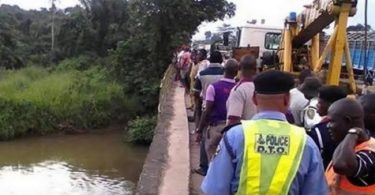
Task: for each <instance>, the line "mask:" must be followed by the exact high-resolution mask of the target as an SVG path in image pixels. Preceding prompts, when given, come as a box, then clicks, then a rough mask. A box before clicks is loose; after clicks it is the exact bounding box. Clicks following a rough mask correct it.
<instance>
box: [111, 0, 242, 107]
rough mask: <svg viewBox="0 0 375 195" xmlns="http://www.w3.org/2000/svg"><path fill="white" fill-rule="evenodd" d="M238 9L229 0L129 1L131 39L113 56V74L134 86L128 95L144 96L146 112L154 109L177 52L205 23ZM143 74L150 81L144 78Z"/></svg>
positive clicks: (121, 45) (120, 45) (229, 14)
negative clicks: (163, 77)
mask: <svg viewBox="0 0 375 195" xmlns="http://www.w3.org/2000/svg"><path fill="white" fill-rule="evenodd" d="M235 8H236V7H235V5H234V4H233V3H229V2H227V1H226V0H200V1H191V0H129V15H130V19H129V24H128V26H129V31H130V35H131V36H130V37H129V38H128V39H127V40H126V41H124V42H122V43H121V44H119V48H118V49H117V50H116V51H115V53H114V54H113V55H112V56H113V72H114V74H115V75H116V76H117V78H118V79H119V80H122V81H123V82H125V83H132V84H133V85H132V86H133V87H132V88H130V89H128V91H127V92H128V93H130V94H136V95H137V96H141V97H143V98H141V101H142V105H144V106H145V110H150V109H152V110H154V108H155V107H156V106H157V100H156V99H155V98H154V97H155V95H157V94H158V93H157V90H158V88H159V82H160V79H161V77H162V75H163V73H164V71H165V69H166V67H167V66H168V65H169V63H170V59H172V55H173V52H174V50H175V49H176V48H177V47H178V46H180V45H181V44H186V43H189V42H190V39H191V37H192V35H193V34H194V32H195V31H196V30H197V27H198V26H199V25H200V24H201V23H202V22H204V21H207V22H212V21H215V20H218V19H223V18H224V17H226V16H228V17H231V16H233V15H234V13H235ZM144 75H147V78H148V79H142V77H143V76H144ZM145 97H150V98H145Z"/></svg>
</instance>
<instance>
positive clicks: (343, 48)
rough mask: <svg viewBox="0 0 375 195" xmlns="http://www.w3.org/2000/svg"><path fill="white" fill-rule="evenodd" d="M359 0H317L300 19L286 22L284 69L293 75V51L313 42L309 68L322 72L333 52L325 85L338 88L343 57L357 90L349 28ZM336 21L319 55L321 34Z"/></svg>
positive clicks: (353, 85) (291, 18) (351, 80)
mask: <svg viewBox="0 0 375 195" xmlns="http://www.w3.org/2000/svg"><path fill="white" fill-rule="evenodd" d="M356 6H357V0H314V2H313V4H312V5H308V6H305V7H306V9H305V10H304V11H303V12H302V13H301V14H300V15H299V16H298V18H294V19H293V17H290V18H288V19H287V21H286V23H285V30H284V33H283V46H284V48H283V54H282V57H283V70H284V71H288V72H292V71H293V66H294V64H295V63H298V62H293V58H292V55H293V53H294V51H296V50H298V49H300V48H302V47H303V46H304V45H305V44H306V43H307V42H308V41H310V40H311V46H310V66H311V69H313V70H314V71H315V72H317V71H319V70H320V68H321V66H322V64H323V61H324V60H325V59H326V57H327V55H328V53H330V54H331V55H330V65H329V70H328V76H327V81H326V83H327V84H329V85H338V84H339V80H340V74H341V67H342V58H343V56H345V59H346V60H347V61H349V62H347V63H346V67H347V70H348V73H349V80H350V84H351V88H352V90H353V91H355V90H356V89H355V88H356V86H355V81H354V76H353V70H352V67H351V62H350V54H349V52H348V43H347V33H346V26H347V23H348V18H349V17H350V16H353V15H355V13H356ZM333 22H335V28H334V32H333V33H332V35H331V37H330V39H329V41H328V43H327V46H326V47H325V48H324V50H323V52H322V54H320V48H319V47H320V46H319V33H320V32H322V30H323V29H324V28H326V27H327V26H329V25H330V24H331V23H333Z"/></svg>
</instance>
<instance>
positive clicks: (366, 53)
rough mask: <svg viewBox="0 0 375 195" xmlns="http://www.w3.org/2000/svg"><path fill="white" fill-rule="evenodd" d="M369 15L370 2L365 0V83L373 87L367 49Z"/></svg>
mask: <svg viewBox="0 0 375 195" xmlns="http://www.w3.org/2000/svg"><path fill="white" fill-rule="evenodd" d="M367 13H368V0H365V32H364V34H365V40H364V41H365V43H364V46H363V49H364V51H365V59H364V63H365V64H364V67H365V82H367V83H368V84H369V85H372V83H373V77H372V74H371V72H370V71H369V69H368V67H367V65H368V64H367V62H368V59H367V58H368V52H367V50H368V48H367V45H368V21H367Z"/></svg>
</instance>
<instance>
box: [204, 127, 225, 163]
mask: <svg viewBox="0 0 375 195" xmlns="http://www.w3.org/2000/svg"><path fill="white" fill-rule="evenodd" d="M225 123H226V121H220V122H217V123H216V124H211V125H210V126H208V128H207V131H206V132H207V133H206V142H205V149H206V153H207V158H208V160H211V159H212V157H213V156H214V154H215V152H216V148H217V146H218V145H219V143H220V140H221V138H222V134H221V131H222V130H223V129H224V128H225Z"/></svg>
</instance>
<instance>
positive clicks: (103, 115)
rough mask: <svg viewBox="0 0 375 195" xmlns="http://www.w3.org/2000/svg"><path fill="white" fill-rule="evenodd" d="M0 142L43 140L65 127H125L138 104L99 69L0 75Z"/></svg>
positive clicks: (21, 71)
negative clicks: (113, 124) (33, 137)
mask: <svg viewBox="0 0 375 195" xmlns="http://www.w3.org/2000/svg"><path fill="white" fill-rule="evenodd" d="M0 78H1V80H0V139H11V138H13V137H17V136H22V135H25V134H27V133H33V134H45V133H48V132H51V131H55V130H58V126H59V125H61V124H63V125H65V126H66V125H67V126H73V127H75V128H99V127H104V126H107V125H108V124H110V122H111V121H114V120H121V121H125V120H128V119H130V118H132V117H134V115H135V113H136V112H137V107H136V105H137V100H136V98H134V97H128V96H126V95H125V94H124V92H123V87H122V86H121V85H119V84H117V83H116V82H113V81H110V79H109V75H108V74H107V73H106V72H105V71H103V70H102V69H99V68H91V69H88V70H87V71H82V72H80V71H76V70H70V71H53V72H48V71H47V70H45V69H41V68H35V67H30V68H26V69H22V70H19V71H3V72H1V73H0Z"/></svg>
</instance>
